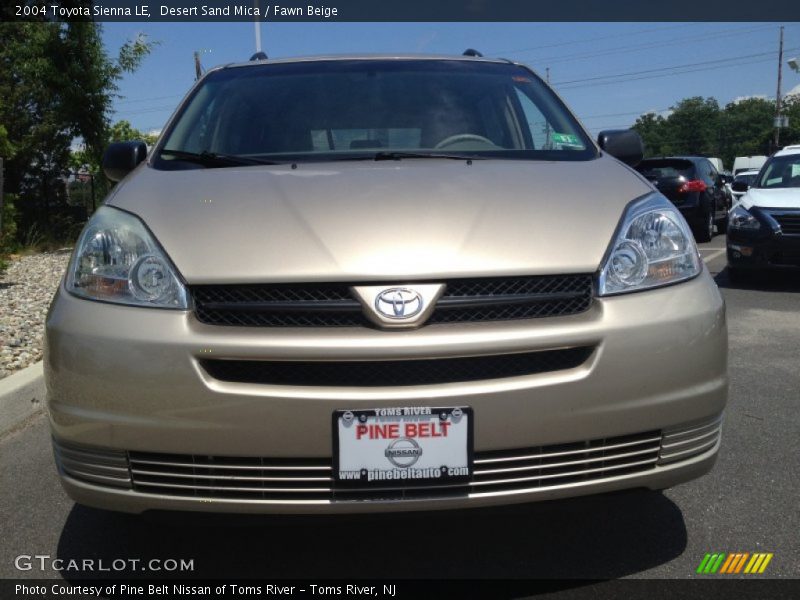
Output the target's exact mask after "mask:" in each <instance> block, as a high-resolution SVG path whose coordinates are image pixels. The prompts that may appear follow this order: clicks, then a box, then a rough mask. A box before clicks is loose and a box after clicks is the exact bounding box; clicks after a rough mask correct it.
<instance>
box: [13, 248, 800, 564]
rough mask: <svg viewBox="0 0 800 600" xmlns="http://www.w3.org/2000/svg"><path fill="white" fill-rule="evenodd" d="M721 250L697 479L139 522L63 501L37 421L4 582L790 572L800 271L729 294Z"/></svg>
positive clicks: (21, 466)
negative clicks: (436, 508) (137, 562)
mask: <svg viewBox="0 0 800 600" xmlns="http://www.w3.org/2000/svg"><path fill="white" fill-rule="evenodd" d="M724 247H725V242H724V236H718V237H715V238H714V239H713V240H712V241H711V242H710V243H708V244H703V246H702V250H701V251H702V254H703V256H704V259H705V260H706V262H707V264H708V267H709V269H710V270H711V272H712V273H713V274H714V275H715V277H716V280H717V283H718V285H719V286H720V288H721V290H722V293H723V294H724V296H725V299H726V301H727V307H728V323H729V330H730V380H731V387H730V399H729V405H728V410H727V412H726V421H725V427H724V432H723V442H722V450H721V453H720V457H719V461H718V462H717V465H716V467H715V469H714V470H713V471H712V473H711V474H709V475H707V476H705V477H703V478H701V479H699V480H696V481H693V482H691V483H689V484H685V485H682V486H679V487H676V488H673V489H670V490H667V491H666V492H664V493H663V494H657V493H646V492H633V493H625V494H616V495H608V496H597V497H589V498H583V499H577V500H569V501H559V502H549V503H539V504H533V505H527V506H522V507H514V508H510V509H493V510H481V511H469V512H459V513H455V514H428V515H400V516H390V517H368V518H357V519H348V520H344V521H343V520H333V519H327V518H326V519H307V518H306V519H298V518H291V519H277V518H271V517H247V518H239V517H230V516H207V515H180V516H179V517H178V518H170V517H168V516H163V515H157V516H149V517H146V518H139V517H132V516H127V515H117V514H113V513H108V512H104V511H99V510H93V509H89V508H83V507H80V506H76V505H74V504H73V503H72V502H71V501H70V500H69V499H68V498H67V497H66V496H65V495H64V493H63V492H62V491H61V488H60V486H59V484H58V480H57V478H56V473H55V468H54V466H53V461H52V455H51V450H50V442H49V432H48V429H47V424H46V420H45V419H44V417H41V416H40V417H37V418H35V419H34V420H32V421H30V422H29V423H28V424H27V425H26V426H25V427H22V428H20V429H18V430H17V431H15V432H12V433H10V434H8V435H6V436H5V437H4V438H3V439H0V523H2V530H3V534H2V536H0V578H43V577H61V576H62V574H61V573H59V572H56V571H45V572H40V571H38V570H31V571H18V570H16V569H15V567H14V558H15V557H16V556H18V555H20V554H31V555H33V554H47V555H50V556H51V557H53V558H55V557H58V558H63V559H70V558H75V559H83V558H94V559H97V558H104V559H106V560H107V561H108V562H109V563H110V562H111V561H112V560H113V559H115V558H127V557H139V558H143V559H147V558H162V559H163V558H192V559H194V565H195V571H194V572H193V573H191V574H190V575H191V576H195V577H236V578H244V577H266V578H268V577H302V578H311V577H313V578H331V577H346V578H351V577H352V578H398V577H404V578H407V577H424V578H440V577H447V578H451V577H491V578H539V577H567V578H574V577H579V578H609V577H611V578H616V577H647V578H687V577H693V576H696V575H695V569H696V568H697V566H698V564H699V563H700V561H701V559H702V558H703V556H704V554H705V553H706V552H726V553H727V552H772V553H774V558H773V559H772V562H771V563H770V565H769V567H768V569H767V572H766V573H765V576H771V577H800V537H798V534H797V532H798V530H800V510H799V509H798V506H799V504H798V497H800V495H799V494H798V491H800V436H798V432H800V410H798V409H800V398H799V397H798V396H800V273H788V274H782V275H777V274H776V275H770V276H769V277H765V278H760V279H757V280H754V281H753V282H751V283H748V284H747V285H746V286H737V287H733V286H732V285H731V284H730V283H729V282H728V278H727V274H726V272H725V256H724ZM389 550H391V560H388V559H387V554H386V552H387V551H389ZM95 575H97V574H95ZM115 575H120V574H119V573H116V574H115ZM130 575H133V576H135V575H136V573H130ZM183 575H186V574H183ZM87 576H90V575H89V574H87ZM72 577H74V575H70V578H72Z"/></svg>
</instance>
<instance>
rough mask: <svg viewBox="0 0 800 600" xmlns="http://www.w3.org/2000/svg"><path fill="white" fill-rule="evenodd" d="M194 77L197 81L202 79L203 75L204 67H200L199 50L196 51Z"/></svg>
mask: <svg viewBox="0 0 800 600" xmlns="http://www.w3.org/2000/svg"><path fill="white" fill-rule="evenodd" d="M194 75H195V77H194V78H195V79H200V77H201V76H202V75H203V67H201V66H200V53H199V52H198V51H197V50H195V51H194Z"/></svg>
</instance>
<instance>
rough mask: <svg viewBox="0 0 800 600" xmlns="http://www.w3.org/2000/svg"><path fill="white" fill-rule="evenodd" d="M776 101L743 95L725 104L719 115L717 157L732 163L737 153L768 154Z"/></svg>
mask: <svg viewBox="0 0 800 600" xmlns="http://www.w3.org/2000/svg"><path fill="white" fill-rule="evenodd" d="M774 116H775V102H774V101H772V100H767V99H766V98H746V99H744V100H739V101H737V102H731V103H730V104H728V105H727V106H726V107H725V109H724V110H723V111H722V114H721V115H720V134H721V140H720V152H719V155H720V158H722V160H723V161H724V162H725V164H726V165H731V166H733V160H734V158H735V157H737V156H750V155H753V154H765V155H768V154H770V152H771V150H772V148H771V144H772V136H773V132H774V129H773V128H772V124H773V123H772V120H773V117H774Z"/></svg>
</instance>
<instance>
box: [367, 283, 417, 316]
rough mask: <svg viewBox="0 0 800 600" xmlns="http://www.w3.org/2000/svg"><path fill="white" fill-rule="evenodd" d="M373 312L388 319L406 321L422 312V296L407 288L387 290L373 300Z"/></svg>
mask: <svg viewBox="0 0 800 600" xmlns="http://www.w3.org/2000/svg"><path fill="white" fill-rule="evenodd" d="M375 310H377V311H378V312H379V313H380V314H382V315H383V316H384V317H388V318H389V319H408V318H411V317H413V316H414V315H417V314H419V312H420V311H421V310H422V296H420V294H419V292H415V291H414V290H410V289H408V288H389V289H388V290H383V291H382V292H381V293H380V294H378V296H377V298H375Z"/></svg>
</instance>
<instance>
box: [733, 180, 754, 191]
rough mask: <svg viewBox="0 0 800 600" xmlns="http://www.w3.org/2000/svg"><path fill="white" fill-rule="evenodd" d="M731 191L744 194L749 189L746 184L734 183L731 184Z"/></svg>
mask: <svg viewBox="0 0 800 600" xmlns="http://www.w3.org/2000/svg"><path fill="white" fill-rule="evenodd" d="M731 189H732V190H733V191H734V192H746V191H747V190H749V189H750V186H749V185H747V183H746V182H744V181H734V182H733V184H732V185H731Z"/></svg>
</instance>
